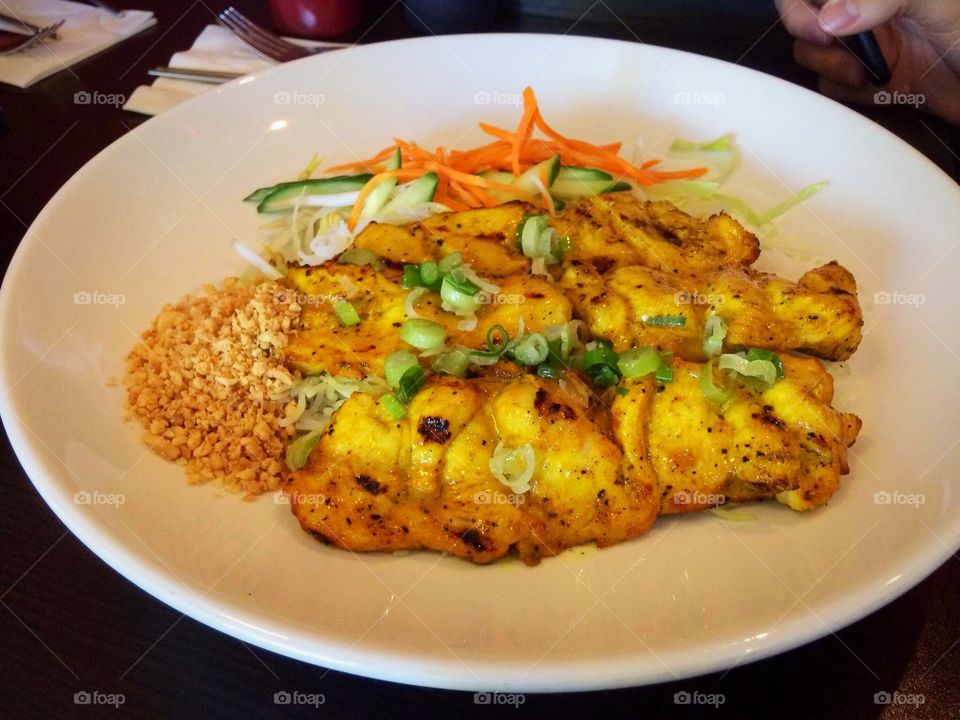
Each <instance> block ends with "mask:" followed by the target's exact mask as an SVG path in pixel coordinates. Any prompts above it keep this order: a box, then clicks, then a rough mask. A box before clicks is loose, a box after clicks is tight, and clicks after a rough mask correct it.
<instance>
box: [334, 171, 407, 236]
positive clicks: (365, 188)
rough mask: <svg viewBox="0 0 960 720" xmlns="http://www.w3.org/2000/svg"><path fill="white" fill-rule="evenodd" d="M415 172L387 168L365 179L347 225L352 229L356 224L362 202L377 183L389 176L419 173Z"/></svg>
mask: <svg viewBox="0 0 960 720" xmlns="http://www.w3.org/2000/svg"><path fill="white" fill-rule="evenodd" d="M415 173H416V171H415V170H406V169H401V170H388V171H387V172H382V173H380V174H379V175H374V176H373V177H372V178H370V179H369V180H367V183H366V184H365V185H364V186H363V188H361V190H360V193H359V194H358V195H357V201H356V202H355V203H354V204H353V209H352V210H351V211H350V217H349V218H348V219H347V227H349V228H350V229H351V230H352V229H353V228H355V227H356V226H357V220H359V219H360V211H361V210H363V205H364V203H365V202H366V201H367V198H368V197H369V196H370V193H371V192H373V189H374V188H375V187H377V185H379V184H380V183H382V182H384V181H386V180H389V179H390V178H398V179H400V178H405V179H407V178H412V177H419V174H415ZM420 174H422V173H420Z"/></svg>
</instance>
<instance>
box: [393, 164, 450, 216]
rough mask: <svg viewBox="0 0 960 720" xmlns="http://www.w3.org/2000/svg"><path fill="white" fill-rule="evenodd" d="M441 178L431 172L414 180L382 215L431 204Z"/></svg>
mask: <svg viewBox="0 0 960 720" xmlns="http://www.w3.org/2000/svg"><path fill="white" fill-rule="evenodd" d="M439 180H440V178H439V177H438V176H437V174H436V173H435V172H429V173H426V174H425V175H422V176H421V177H419V178H417V179H416V180H414V181H413V182H412V183H410V184H409V185H407V187H406V188H404V190H403V192H401V193H400V194H399V195H397V196H396V197H395V198H394V199H393V200H391V201H390V202H389V203H387V205H386V206H385V207H384V208H383V211H382V213H381V214H382V215H387V216H389V215H392V214H394V213H396V212H400V211H402V210H409V209H410V208H412V207H415V206H417V205H422V204H423V203H426V202H430V201H431V200H433V196H434V195H436V193H437V183H438V182H439Z"/></svg>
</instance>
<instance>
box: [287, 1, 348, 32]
mask: <svg viewBox="0 0 960 720" xmlns="http://www.w3.org/2000/svg"><path fill="white" fill-rule="evenodd" d="M269 4H270V17H271V18H272V19H273V24H274V26H275V27H276V28H277V30H279V31H280V32H282V33H284V34H285V35H293V36H296V37H304V38H312V39H315V40H327V39H329V38H335V37H339V36H341V35H346V34H347V33H348V32H350V31H351V30H356V29H357V27H358V26H359V25H360V21H361V20H362V19H363V0H269Z"/></svg>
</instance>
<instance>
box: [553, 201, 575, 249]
mask: <svg viewBox="0 0 960 720" xmlns="http://www.w3.org/2000/svg"><path fill="white" fill-rule="evenodd" d="M557 210H560V208H559V207H558V208H557ZM572 249H573V238H571V237H570V236H569V235H564V236H563V237H559V238H557V239H556V242H554V244H553V251H552V252H553V255H554V257H555V258H557V260H558V261H559V260H563V256H564V255H566V254H567V253H568V252H570V251H571V250H572Z"/></svg>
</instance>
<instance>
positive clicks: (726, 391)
mask: <svg viewBox="0 0 960 720" xmlns="http://www.w3.org/2000/svg"><path fill="white" fill-rule="evenodd" d="M716 364H717V361H716V359H713V360H708V361H707V362H706V363H705V364H704V366H703V367H702V368H701V369H700V392H702V393H703V395H704V397H706V398H707V400H709V401H710V402H712V403H713V404H714V405H723V403H725V402H726V401H727V400H729V399H730V398H731V397H732V396H733V393H734V390H735V389H736V388H735V387H734V385H733V383H731V382H728V383H727V384H726V385H722V386H718V385H717V384H716V383H715V382H714V379H713V368H714V366H715V365H716Z"/></svg>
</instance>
